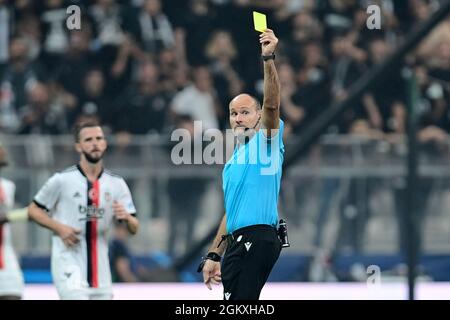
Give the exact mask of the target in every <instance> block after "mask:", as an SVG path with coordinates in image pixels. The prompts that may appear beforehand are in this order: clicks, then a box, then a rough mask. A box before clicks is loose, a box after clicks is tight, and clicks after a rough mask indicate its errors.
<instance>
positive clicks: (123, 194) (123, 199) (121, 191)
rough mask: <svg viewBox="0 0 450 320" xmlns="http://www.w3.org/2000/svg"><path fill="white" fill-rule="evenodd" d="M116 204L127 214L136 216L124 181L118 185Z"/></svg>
mask: <svg viewBox="0 0 450 320" xmlns="http://www.w3.org/2000/svg"><path fill="white" fill-rule="evenodd" d="M118 202H119V203H121V204H122V205H123V206H124V208H125V210H126V211H127V212H128V213H129V214H133V215H134V214H136V207H135V206H134V203H133V198H132V197H131V192H130V189H129V188H128V185H127V183H126V182H125V180H124V179H120V180H119V183H118Z"/></svg>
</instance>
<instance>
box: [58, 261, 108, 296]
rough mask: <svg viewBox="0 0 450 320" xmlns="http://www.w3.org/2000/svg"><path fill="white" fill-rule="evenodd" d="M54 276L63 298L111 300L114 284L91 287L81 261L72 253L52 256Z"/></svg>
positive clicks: (59, 293)
mask: <svg viewBox="0 0 450 320" xmlns="http://www.w3.org/2000/svg"><path fill="white" fill-rule="evenodd" d="M52 277H53V283H54V284H55V286H56V290H57V291H58V295H59V297H60V298H61V299H62V300H111V299H112V298H113V294H112V285H110V286H107V287H101V288H92V287H89V285H88V283H87V280H86V277H85V276H83V273H82V270H81V267H80V263H79V262H77V261H76V260H75V259H74V258H73V256H71V255H70V254H65V253H64V252H63V253H61V254H60V255H59V256H58V257H52Z"/></svg>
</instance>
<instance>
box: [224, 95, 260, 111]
mask: <svg viewBox="0 0 450 320" xmlns="http://www.w3.org/2000/svg"><path fill="white" fill-rule="evenodd" d="M252 106H253V107H255V108H256V110H258V109H261V105H260V104H259V101H258V100H256V98H255V97H253V96H251V95H249V94H248V93H241V94H239V95H237V96H236V97H234V98H233V100H231V102H230V110H231V108H233V107H235V108H240V107H252Z"/></svg>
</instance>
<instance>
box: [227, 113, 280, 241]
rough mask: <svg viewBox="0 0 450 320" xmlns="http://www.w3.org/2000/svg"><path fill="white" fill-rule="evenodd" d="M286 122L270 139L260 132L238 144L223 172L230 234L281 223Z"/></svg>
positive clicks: (263, 132)
mask: <svg viewBox="0 0 450 320" xmlns="http://www.w3.org/2000/svg"><path fill="white" fill-rule="evenodd" d="M283 131H284V123H283V121H282V120H281V119H280V128H279V131H278V133H277V134H276V135H275V136H274V137H272V138H270V139H268V138H267V137H266V135H267V131H266V130H264V129H261V130H259V131H258V132H257V133H256V134H255V135H254V136H253V137H252V138H251V139H250V141H249V142H248V143H246V144H244V145H238V146H237V147H236V148H235V150H234V152H233V155H232V157H231V158H230V159H229V160H228V162H227V163H226V164H225V167H224V169H223V173H222V179H223V192H224V200H225V210H226V215H227V232H228V233H231V232H234V231H236V230H237V229H240V228H243V227H246V226H250V225H255V224H267V225H272V226H274V227H275V226H276V225H277V223H278V208H277V205H278V194H279V191H280V182H281V171H282V164H283V159H284V144H283Z"/></svg>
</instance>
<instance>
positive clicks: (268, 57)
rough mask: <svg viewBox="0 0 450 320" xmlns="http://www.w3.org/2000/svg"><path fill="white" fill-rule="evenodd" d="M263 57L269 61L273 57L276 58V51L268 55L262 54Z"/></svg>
mask: <svg viewBox="0 0 450 320" xmlns="http://www.w3.org/2000/svg"><path fill="white" fill-rule="evenodd" d="M261 58H262V59H263V60H264V61H269V60H270V59H273V60H275V53H272V54H269V55H267V56H265V55H263V54H262V55H261Z"/></svg>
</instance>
